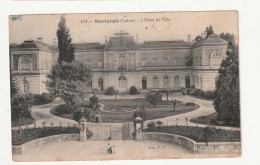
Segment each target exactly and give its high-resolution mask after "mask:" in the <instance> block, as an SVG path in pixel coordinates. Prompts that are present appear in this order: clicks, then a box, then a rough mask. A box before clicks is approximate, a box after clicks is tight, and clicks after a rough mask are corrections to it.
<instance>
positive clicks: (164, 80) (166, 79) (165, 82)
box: [163, 76, 169, 86]
mask: <svg viewBox="0 0 260 165" xmlns="http://www.w3.org/2000/svg"><path fill="white" fill-rule="evenodd" d="M163 82H164V85H165V86H168V84H169V78H168V76H164V78H163Z"/></svg>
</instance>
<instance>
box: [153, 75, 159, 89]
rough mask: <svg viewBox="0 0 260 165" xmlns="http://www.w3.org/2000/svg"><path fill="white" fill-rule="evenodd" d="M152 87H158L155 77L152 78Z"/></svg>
mask: <svg viewBox="0 0 260 165" xmlns="http://www.w3.org/2000/svg"><path fill="white" fill-rule="evenodd" d="M153 86H154V87H158V79H157V77H154V78H153Z"/></svg>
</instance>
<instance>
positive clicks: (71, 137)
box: [12, 133, 79, 154]
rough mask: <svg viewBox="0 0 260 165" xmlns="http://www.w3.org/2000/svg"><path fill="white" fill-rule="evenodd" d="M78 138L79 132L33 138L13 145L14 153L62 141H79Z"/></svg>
mask: <svg viewBox="0 0 260 165" xmlns="http://www.w3.org/2000/svg"><path fill="white" fill-rule="evenodd" d="M78 140H79V134H78V133H74V134H61V135H54V136H47V137H43V138H39V139H35V140H32V141H30V142H27V143H24V144H22V145H20V146H12V153H13V154H22V153H23V152H24V151H26V150H29V149H32V148H35V147H39V146H41V145H45V144H52V143H58V142H60V141H78Z"/></svg>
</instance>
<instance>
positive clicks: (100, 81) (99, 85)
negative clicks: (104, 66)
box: [98, 78, 103, 90]
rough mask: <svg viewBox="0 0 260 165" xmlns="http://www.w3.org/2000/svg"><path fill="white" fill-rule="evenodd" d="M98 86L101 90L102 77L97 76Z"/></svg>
mask: <svg viewBox="0 0 260 165" xmlns="http://www.w3.org/2000/svg"><path fill="white" fill-rule="evenodd" d="M98 87H99V88H100V89H101V90H103V79H102V78H99V79H98Z"/></svg>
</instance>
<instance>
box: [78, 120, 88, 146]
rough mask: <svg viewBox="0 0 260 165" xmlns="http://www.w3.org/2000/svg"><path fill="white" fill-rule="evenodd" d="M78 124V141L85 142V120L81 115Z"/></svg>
mask: <svg viewBox="0 0 260 165" xmlns="http://www.w3.org/2000/svg"><path fill="white" fill-rule="evenodd" d="M79 124H80V132H79V141H81V142H85V141H87V120H86V119H85V118H84V117H82V118H81V119H80V120H79Z"/></svg>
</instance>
